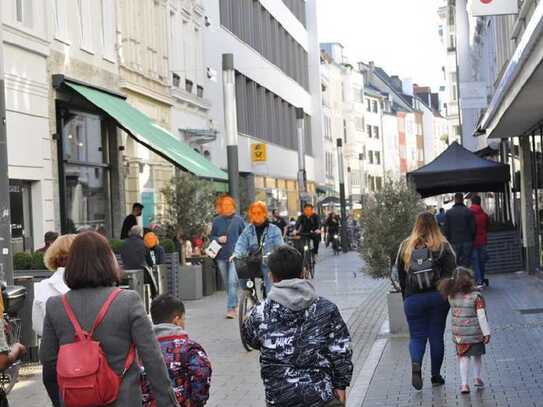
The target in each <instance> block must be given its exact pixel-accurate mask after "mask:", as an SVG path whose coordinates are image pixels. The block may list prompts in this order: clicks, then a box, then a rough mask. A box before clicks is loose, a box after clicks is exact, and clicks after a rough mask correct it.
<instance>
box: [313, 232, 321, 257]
mask: <svg viewBox="0 0 543 407" xmlns="http://www.w3.org/2000/svg"><path fill="white" fill-rule="evenodd" d="M312 239H313V253H314V254H315V255H318V254H319V245H320V244H321V237H320V235H318V236H314V237H313V238H312Z"/></svg>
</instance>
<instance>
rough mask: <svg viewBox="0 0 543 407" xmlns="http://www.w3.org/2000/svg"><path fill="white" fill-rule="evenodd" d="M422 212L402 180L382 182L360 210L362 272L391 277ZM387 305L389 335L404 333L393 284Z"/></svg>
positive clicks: (400, 305) (399, 298)
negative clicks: (400, 250) (404, 242)
mask: <svg viewBox="0 0 543 407" xmlns="http://www.w3.org/2000/svg"><path fill="white" fill-rule="evenodd" d="M423 210H424V205H423V203H422V201H421V199H420V197H419V195H418V194H417V193H416V191H415V190H414V189H413V188H412V187H410V186H408V185H407V184H406V183H405V182H404V181H392V180H386V181H385V183H384V186H383V189H382V190H381V191H379V192H376V193H375V195H374V196H373V197H369V199H368V200H367V207H366V209H365V210H363V211H362V225H363V228H362V238H363V242H364V243H363V244H362V245H361V248H360V254H361V256H362V258H363V259H364V261H365V263H366V267H365V268H364V272H366V273H367V274H369V275H370V276H371V277H374V278H390V277H391V270H392V266H393V264H394V262H395V260H396V255H397V253H398V249H399V247H400V244H401V242H402V241H403V240H404V239H405V238H407V236H408V235H409V234H410V233H411V229H412V227H413V223H414V221H415V219H416V217H417V215H418V214H419V213H420V212H422V211H423ZM391 281H392V280H391ZM387 304H388V314H389V324H390V332H391V333H393V334H400V333H407V322H406V320H405V314H404V311H403V299H402V295H401V292H400V290H399V287H397V286H396V285H395V284H393V283H392V284H391V289H390V291H389V293H388V294H387Z"/></svg>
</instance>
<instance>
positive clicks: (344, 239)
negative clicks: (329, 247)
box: [337, 138, 349, 253]
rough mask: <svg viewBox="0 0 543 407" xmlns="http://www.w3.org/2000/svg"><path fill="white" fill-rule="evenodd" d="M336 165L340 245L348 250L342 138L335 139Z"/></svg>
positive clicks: (344, 250) (345, 250) (345, 251)
mask: <svg viewBox="0 0 543 407" xmlns="http://www.w3.org/2000/svg"><path fill="white" fill-rule="evenodd" d="M337 167H338V172H339V174H338V175H339V202H340V205H341V246H342V248H343V252H344V253H347V252H348V251H349V245H348V242H347V208H346V205H347V204H346V202H345V172H344V171H345V170H344V168H343V140H342V139H340V138H338V139H337Z"/></svg>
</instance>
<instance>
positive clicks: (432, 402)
mask: <svg viewBox="0 0 543 407" xmlns="http://www.w3.org/2000/svg"><path fill="white" fill-rule="evenodd" d="M542 294H543V280H540V279H539V278H537V277H531V276H528V275H526V274H524V273H520V274H510V275H501V276H494V277H492V281H491V287H490V288H489V289H488V290H486V291H485V292H484V295H485V297H486V300H487V306H488V314H489V320H490V324H491V328H492V340H491V343H490V345H489V346H488V348H487V355H486V356H485V357H484V358H483V380H484V381H485V382H486V385H487V386H486V388H485V389H483V390H481V391H474V390H473V386H472V393H471V395H468V396H462V395H460V394H459V391H458V388H459V386H460V384H459V374H458V371H457V369H458V368H457V363H456V358H455V354H454V346H453V344H452V342H451V338H450V334H448V335H447V337H446V344H447V351H446V360H445V364H444V369H443V372H444V373H443V374H444V376H445V379H446V380H447V384H446V386H444V387H442V388H434V389H433V388H432V387H431V386H430V383H429V382H430V377H429V374H428V373H427V372H429V357H428V355H427V356H426V358H425V359H426V361H425V369H424V371H423V373H426V374H425V375H424V385H425V387H424V389H423V390H422V391H420V392H417V391H415V390H413V389H412V388H411V385H410V381H411V373H410V360H409V354H408V339H407V338H392V339H390V340H389V341H388V343H387V345H386V347H385V348H384V352H383V354H382V357H381V359H380V361H379V364H378V366H377V369H376V371H375V373H374V375H373V379H372V381H371V384H370V387H369V390H368V393H367V395H366V398H365V401H364V403H363V404H362V405H363V406H367V407H380V406H383V407H384V406H386V407H394V406H398V407H400V406H402V407H403V406H434V407H442V406H443V407H450V406H466V407H467V406H474V407H495V406H496V407H498V406H499V407H501V406H508V407H527V406H532V407H535V406H543V340H542V338H543V295H542Z"/></svg>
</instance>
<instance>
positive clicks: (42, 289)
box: [32, 267, 70, 336]
mask: <svg viewBox="0 0 543 407" xmlns="http://www.w3.org/2000/svg"><path fill="white" fill-rule="evenodd" d="M68 291H70V289H69V288H68V286H67V285H66V283H65V282H64V267H59V268H58V269H57V271H55V272H54V273H53V275H52V276H51V277H49V278H47V279H45V280H42V281H40V282H39V283H36V284H34V303H33V304H32V329H33V330H34V332H36V334H37V335H38V336H42V332H43V321H44V319H45V305H46V304H47V300H48V299H49V298H50V297H55V296H57V295H62V294H66V293H67V292H68Z"/></svg>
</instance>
